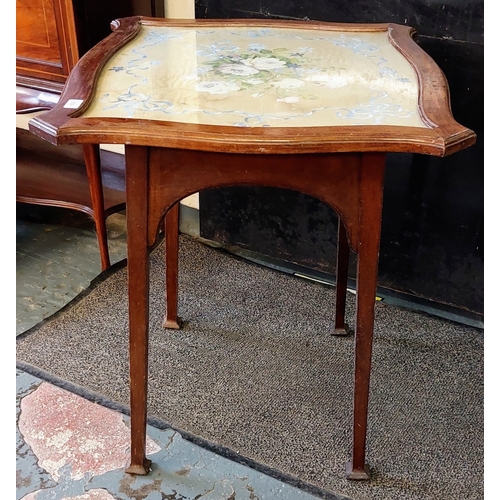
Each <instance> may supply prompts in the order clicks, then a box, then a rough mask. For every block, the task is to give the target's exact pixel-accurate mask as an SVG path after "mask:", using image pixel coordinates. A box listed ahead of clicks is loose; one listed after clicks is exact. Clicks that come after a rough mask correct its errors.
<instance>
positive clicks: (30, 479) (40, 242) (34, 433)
mask: <svg viewBox="0 0 500 500" xmlns="http://www.w3.org/2000/svg"><path fill="white" fill-rule="evenodd" d="M107 226H108V235H109V247H110V254H111V261H112V263H115V262H117V261H119V260H122V259H123V258H124V257H125V256H126V239H125V216H124V215H123V214H116V215H113V216H111V217H110V218H108V222H107ZM99 272H100V260H99V252H98V248H97V240H96V238H95V233H94V229H93V225H92V223H91V221H90V219H88V218H87V217H85V216H82V215H81V214H77V213H73V212H71V211H68V210H62V209H50V208H47V207H35V206H27V205H18V209H17V223H16V285H17V297H16V321H17V327H16V334H19V333H22V332H24V331H26V330H27V329H29V328H30V327H32V326H34V325H36V324H37V323H38V322H39V321H41V320H42V319H44V318H46V317H49V316H50V315H52V314H53V313H55V312H56V311H57V310H59V309H60V308H61V307H62V306H64V305H65V304H66V303H67V302H69V301H70V300H71V299H72V298H74V297H75V296H76V295H77V294H78V293H79V292H80V291H82V290H84V289H85V288H86V287H87V286H88V285H89V284H90V281H91V280H92V279H93V278H94V277H95V276H97V275H98V274H99ZM16 391H17V398H16V399H17V412H16V423H17V425H16V500H70V499H71V500H116V499H119V500H128V499H133V500H166V499H168V500H195V499H197V500H198V499H203V500H223V499H228V500H240V499H241V500H242V499H249V500H250V499H252V500H257V499H260V500H267V499H275V500H281V499H283V500H285V499H287V500H295V499H297V500H313V499H315V498H317V497H315V496H313V495H311V494H309V493H307V492H304V491H301V490H299V489H297V488H294V487H293V486H290V485H288V484H284V483H282V482H280V481H278V480H276V479H274V478H271V477H269V476H267V475H265V474H262V473H260V472H258V471H256V470H254V469H251V468H248V467H246V466H244V465H241V464H238V463H235V462H232V461H230V460H228V459H226V458H223V457H221V456H219V455H217V454H215V453H212V452H210V451H207V450H205V449H203V448H200V447H198V446H196V445H194V444H192V443H190V442H188V441H186V440H184V439H183V438H182V437H181V436H180V435H179V434H178V433H177V432H174V431H173V430H170V429H167V430H159V429H156V428H154V427H148V443H147V447H148V450H147V452H148V456H149V458H151V459H152V460H153V464H154V465H153V470H152V471H151V473H150V474H149V475H148V476H146V477H140V476H132V475H129V474H126V473H124V468H125V467H126V465H127V461H128V455H129V420H128V417H126V416H125V415H123V414H121V413H118V412H116V411H113V410H110V409H108V408H106V407H103V406H101V405H99V404H96V403H93V402H90V401H88V400H86V399H84V398H82V397H80V396H77V395H75V394H73V393H71V392H68V391H66V390H64V389H61V388H59V387H57V386H54V385H52V384H50V383H48V382H45V381H43V380H41V379H39V378H37V377H34V376H32V375H31V374H28V373H26V372H23V371H21V370H17V371H16Z"/></svg>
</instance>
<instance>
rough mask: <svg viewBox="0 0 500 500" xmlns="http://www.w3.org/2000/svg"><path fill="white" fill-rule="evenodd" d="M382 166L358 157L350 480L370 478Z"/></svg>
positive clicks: (373, 157)
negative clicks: (368, 449) (368, 436)
mask: <svg viewBox="0 0 500 500" xmlns="http://www.w3.org/2000/svg"><path fill="white" fill-rule="evenodd" d="M384 166H385V156H384V155H377V154H365V155H363V157H362V165H361V181H360V200H359V203H360V215H359V227H358V230H359V245H358V266H357V277H356V337H355V360H354V419H353V454H352V462H349V463H348V464H347V465H346V475H347V478H348V479H353V480H362V479H369V478H370V467H369V465H368V464H367V463H365V451H366V433H367V421H368V396H369V388H370V370H371V355H372V340H373V324H374V316H375V297H376V291H377V273H378V254H379V245H380V226H381V220H382V191H383V177H384Z"/></svg>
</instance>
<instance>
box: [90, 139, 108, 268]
mask: <svg viewBox="0 0 500 500" xmlns="http://www.w3.org/2000/svg"><path fill="white" fill-rule="evenodd" d="M83 157H84V159H85V167H86V169H87V177H88V179H89V189H90V199H91V200H92V210H93V212H94V214H93V218H94V221H95V227H96V233H97V242H98V244H99V252H100V254H101V269H102V270H103V271H105V270H106V269H107V268H108V267H109V266H110V265H111V263H110V260H109V250H108V234H107V231H106V217H105V214H104V193H103V190H102V177H101V155H100V148H99V144H84V145H83Z"/></svg>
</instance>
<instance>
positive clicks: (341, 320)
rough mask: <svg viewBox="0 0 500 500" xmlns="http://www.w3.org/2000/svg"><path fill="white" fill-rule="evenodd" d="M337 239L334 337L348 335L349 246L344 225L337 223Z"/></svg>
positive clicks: (340, 222)
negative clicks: (346, 307) (346, 317)
mask: <svg viewBox="0 0 500 500" xmlns="http://www.w3.org/2000/svg"><path fill="white" fill-rule="evenodd" d="M338 224H339V227H338V237H337V272H336V276H335V291H336V298H335V323H334V327H333V334H334V335H341V336H344V335H348V334H349V331H348V325H347V324H346V322H345V305H346V299H347V278H348V272H349V245H348V243H347V234H346V230H345V227H344V224H343V223H342V221H341V220H340V219H339V221H338Z"/></svg>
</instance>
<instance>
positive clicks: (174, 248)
mask: <svg viewBox="0 0 500 500" xmlns="http://www.w3.org/2000/svg"><path fill="white" fill-rule="evenodd" d="M165 264H166V273H167V274H166V282H167V286H166V315H165V319H164V320H163V327H164V328H170V329H174V330H179V329H180V327H181V320H180V318H178V317H177V293H178V278H179V203H176V204H175V205H174V206H173V207H172V208H171V209H170V210H168V212H167V214H166V215H165Z"/></svg>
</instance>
